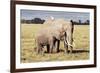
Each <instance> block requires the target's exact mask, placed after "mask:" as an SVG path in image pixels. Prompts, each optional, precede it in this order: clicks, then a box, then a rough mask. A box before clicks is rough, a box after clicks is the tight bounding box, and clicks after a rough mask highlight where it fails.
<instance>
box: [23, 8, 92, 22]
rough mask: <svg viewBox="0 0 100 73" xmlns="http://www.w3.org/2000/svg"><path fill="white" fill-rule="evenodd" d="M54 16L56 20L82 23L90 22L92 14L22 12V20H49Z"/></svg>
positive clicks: (40, 11)
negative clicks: (79, 21)
mask: <svg viewBox="0 0 100 73" xmlns="http://www.w3.org/2000/svg"><path fill="white" fill-rule="evenodd" d="M50 16H53V17H54V18H55V19H57V18H63V19H66V20H74V21H78V20H81V21H82V22H84V21H86V20H89V17H90V14H89V13H87V12H67V11H44V10H21V19H26V20H28V19H29V20H30V19H34V18H41V19H45V20H46V19H48V18H49V17H50Z"/></svg>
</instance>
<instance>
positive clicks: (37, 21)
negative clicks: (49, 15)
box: [21, 18, 45, 24]
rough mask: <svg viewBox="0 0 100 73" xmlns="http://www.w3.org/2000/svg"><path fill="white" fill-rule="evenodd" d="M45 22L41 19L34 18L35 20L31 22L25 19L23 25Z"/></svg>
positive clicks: (22, 21)
mask: <svg viewBox="0 0 100 73" xmlns="http://www.w3.org/2000/svg"><path fill="white" fill-rule="evenodd" d="M44 22H45V20H43V19H41V18H34V19H31V20H25V19H22V20H21V23H26V24H32V23H34V24H43V23H44Z"/></svg>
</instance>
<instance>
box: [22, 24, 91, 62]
mask: <svg viewBox="0 0 100 73" xmlns="http://www.w3.org/2000/svg"><path fill="white" fill-rule="evenodd" d="M46 26H47V25H42V24H37V25H35V24H22V25H21V62H22V63H30V62H39V61H56V60H57V61H58V60H60V61H63V60H85V59H89V25H75V29H74V42H75V45H76V46H75V48H74V53H72V54H66V53H64V52H63V50H64V47H63V42H61V44H60V50H62V51H61V52H59V53H53V54H48V53H45V54H44V55H36V52H34V47H35V43H34V36H35V34H36V32H37V30H39V29H42V28H45V27H46Z"/></svg>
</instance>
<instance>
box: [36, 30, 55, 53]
mask: <svg viewBox="0 0 100 73" xmlns="http://www.w3.org/2000/svg"><path fill="white" fill-rule="evenodd" d="M54 39H55V38H54V37H53V35H51V34H50V33H49V31H48V30H47V29H42V30H40V31H38V32H37V34H36V36H35V41H36V42H35V43H36V50H37V53H40V54H43V53H44V50H43V48H44V46H47V52H48V53H49V52H50V53H52V51H53V46H54Z"/></svg>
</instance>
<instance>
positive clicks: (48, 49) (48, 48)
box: [47, 44, 50, 53]
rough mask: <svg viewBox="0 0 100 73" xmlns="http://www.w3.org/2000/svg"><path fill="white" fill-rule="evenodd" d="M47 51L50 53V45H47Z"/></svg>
mask: <svg viewBox="0 0 100 73" xmlns="http://www.w3.org/2000/svg"><path fill="white" fill-rule="evenodd" d="M47 53H50V45H49V44H48V45H47Z"/></svg>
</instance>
